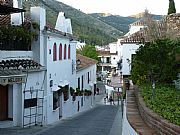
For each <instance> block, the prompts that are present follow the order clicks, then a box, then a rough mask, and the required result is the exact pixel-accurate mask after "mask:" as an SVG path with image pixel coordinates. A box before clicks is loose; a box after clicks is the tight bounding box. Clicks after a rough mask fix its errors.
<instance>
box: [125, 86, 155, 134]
mask: <svg viewBox="0 0 180 135" xmlns="http://www.w3.org/2000/svg"><path fill="white" fill-rule="evenodd" d="M127 118H128V121H129V123H130V125H131V126H132V127H133V128H134V129H135V131H136V132H137V133H138V134H139V135H158V134H157V133H156V131H155V130H154V129H152V128H150V127H149V126H148V125H147V124H146V123H145V122H144V121H143V120H142V118H141V115H140V113H139V110H138V106H137V103H136V100H135V95H134V90H133V88H130V90H127Z"/></svg>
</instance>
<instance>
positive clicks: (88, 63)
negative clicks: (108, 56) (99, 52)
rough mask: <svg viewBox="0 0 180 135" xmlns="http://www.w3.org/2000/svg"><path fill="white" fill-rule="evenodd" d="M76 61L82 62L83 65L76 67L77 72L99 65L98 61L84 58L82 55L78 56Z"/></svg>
mask: <svg viewBox="0 0 180 135" xmlns="http://www.w3.org/2000/svg"><path fill="white" fill-rule="evenodd" d="M76 60H80V61H81V63H80V64H79V65H78V64H77V66H76V69H77V71H80V70H82V69H85V68H87V67H90V66H92V65H95V64H97V62H98V61H97V60H94V59H91V58H89V57H86V56H83V55H81V54H76Z"/></svg>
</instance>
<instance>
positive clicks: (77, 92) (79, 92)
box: [75, 88, 83, 96]
mask: <svg viewBox="0 0 180 135" xmlns="http://www.w3.org/2000/svg"><path fill="white" fill-rule="evenodd" d="M75 95H76V96H82V95H83V91H81V90H80V89H79V88H76V92H75Z"/></svg>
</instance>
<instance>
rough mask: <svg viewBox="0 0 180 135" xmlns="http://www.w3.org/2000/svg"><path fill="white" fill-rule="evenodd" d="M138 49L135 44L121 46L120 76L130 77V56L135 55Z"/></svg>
mask: <svg viewBox="0 0 180 135" xmlns="http://www.w3.org/2000/svg"><path fill="white" fill-rule="evenodd" d="M138 48H139V45H136V44H123V46H122V57H123V61H122V75H130V70H131V58H132V54H135V53H136V50H137V49H138ZM127 59H129V60H130V63H128V61H127Z"/></svg>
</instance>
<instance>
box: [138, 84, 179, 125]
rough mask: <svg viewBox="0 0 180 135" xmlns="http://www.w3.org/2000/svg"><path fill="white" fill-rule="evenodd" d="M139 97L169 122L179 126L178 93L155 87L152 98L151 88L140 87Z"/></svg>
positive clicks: (169, 89) (173, 90)
mask: <svg viewBox="0 0 180 135" xmlns="http://www.w3.org/2000/svg"><path fill="white" fill-rule="evenodd" d="M141 95H142V97H143V98H144V101H145V103H146V105H147V106H148V107H149V108H150V109H152V110H153V111H154V112H156V113H158V114H159V115H160V116H162V117H163V118H165V119H167V120H169V121H170V122H172V123H174V124H177V125H180V91H177V90H176V89H174V88H171V87H167V86H156V89H155V97H154V98H152V87H151V86H150V85H149V86H147V85H146V86H143V87H141Z"/></svg>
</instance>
